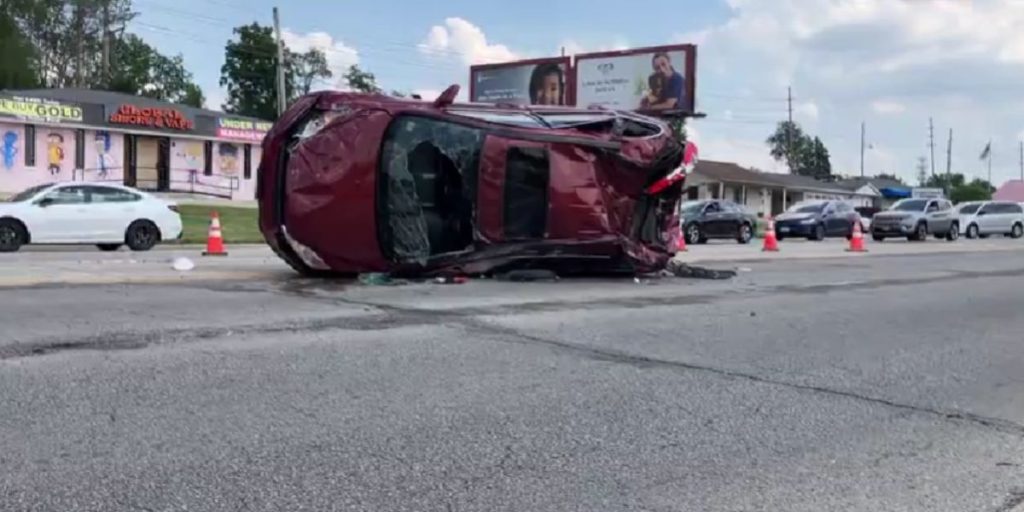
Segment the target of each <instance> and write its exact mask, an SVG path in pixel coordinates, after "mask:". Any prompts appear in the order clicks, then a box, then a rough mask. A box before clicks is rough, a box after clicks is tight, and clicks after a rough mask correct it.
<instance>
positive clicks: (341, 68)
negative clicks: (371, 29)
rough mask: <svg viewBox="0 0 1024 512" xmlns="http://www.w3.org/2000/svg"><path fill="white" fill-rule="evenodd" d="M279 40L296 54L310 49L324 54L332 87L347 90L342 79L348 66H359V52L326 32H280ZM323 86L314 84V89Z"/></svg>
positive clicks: (286, 30) (285, 30)
mask: <svg viewBox="0 0 1024 512" xmlns="http://www.w3.org/2000/svg"><path fill="white" fill-rule="evenodd" d="M281 39H282V40H283V41H284V44H285V46H287V47H288V49H289V50H291V51H293V52H296V53H305V52H308V51H309V50H311V49H317V50H320V51H321V52H323V53H324V57H325V58H326V59H327V67H328V68H330V70H331V73H333V75H334V77H333V79H332V82H333V84H334V87H336V88H339V89H345V88H347V84H346V83H345V79H344V78H343V76H344V74H345V72H346V71H348V68H349V66H352V65H355V64H359V52H358V51H357V50H356V49H355V48H353V47H351V46H348V45H346V44H345V43H344V42H342V41H341V40H336V39H334V37H333V36H331V35H330V34H328V33H327V32H309V33H307V34H298V33H295V32H292V31H290V30H288V29H284V30H282V31H281ZM323 86H324V84H322V83H321V84H314V89H318V88H323Z"/></svg>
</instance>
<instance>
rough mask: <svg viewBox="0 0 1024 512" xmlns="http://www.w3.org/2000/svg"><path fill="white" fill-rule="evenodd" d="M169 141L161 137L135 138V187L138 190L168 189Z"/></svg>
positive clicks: (169, 178)
mask: <svg viewBox="0 0 1024 512" xmlns="http://www.w3.org/2000/svg"><path fill="white" fill-rule="evenodd" d="M169 162H170V142H169V141H168V140H167V139H166V138H163V137H159V138H158V137H141V136H140V137H136V138H135V187H136V188H138V189H140V190H155V191H166V190H168V189H170V181H171V177H170V168H169V165H168V164H169Z"/></svg>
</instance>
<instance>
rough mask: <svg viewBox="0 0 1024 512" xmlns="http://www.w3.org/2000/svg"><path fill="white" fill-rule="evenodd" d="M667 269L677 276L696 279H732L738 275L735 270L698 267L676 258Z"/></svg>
mask: <svg viewBox="0 0 1024 512" xmlns="http://www.w3.org/2000/svg"><path fill="white" fill-rule="evenodd" d="M666 271H667V272H669V273H670V274H671V275H674V276H676V277H689V278H695V279H730V278H733V277H736V271H735V270H715V269H710V268H704V267H696V266H692V265H687V264H686V263H682V262H679V261H675V260H673V261H670V262H669V264H668V267H667V268H666Z"/></svg>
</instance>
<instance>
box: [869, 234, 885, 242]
mask: <svg viewBox="0 0 1024 512" xmlns="http://www.w3.org/2000/svg"><path fill="white" fill-rule="evenodd" d="M871 239H872V240H874V241H876V242H881V241H884V240H885V237H884V236H882V235H871Z"/></svg>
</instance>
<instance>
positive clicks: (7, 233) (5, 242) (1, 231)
mask: <svg viewBox="0 0 1024 512" xmlns="http://www.w3.org/2000/svg"><path fill="white" fill-rule="evenodd" d="M16 243H18V232H17V231H15V230H14V228H12V227H10V226H3V227H0V246H2V247H10V246H12V245H14V244H16Z"/></svg>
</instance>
